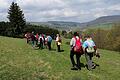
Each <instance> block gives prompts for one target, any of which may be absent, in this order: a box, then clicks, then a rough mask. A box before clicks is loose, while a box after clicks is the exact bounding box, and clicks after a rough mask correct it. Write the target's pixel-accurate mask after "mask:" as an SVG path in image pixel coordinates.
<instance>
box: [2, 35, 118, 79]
mask: <svg viewBox="0 0 120 80" xmlns="http://www.w3.org/2000/svg"><path fill="white" fill-rule="evenodd" d="M66 42H69V40H65V39H63V44H62V49H64V52H61V53H58V52H56V51H55V50H53V51H48V50H47V49H43V50H34V49H32V47H31V46H30V45H28V44H26V41H25V39H17V38H9V37H2V36H0V80H119V79H120V75H119V74H120V54H119V53H118V52H114V51H107V50H99V52H100V53H101V58H100V59H97V58H96V57H94V62H95V63H97V64H99V65H100V66H97V67H96V69H94V70H92V71H88V70H87V69H86V68H84V67H83V66H84V65H85V63H86V61H85V58H84V55H83V56H82V58H81V64H82V70H81V71H72V70H70V68H71V64H70V58H69V49H70V48H69V45H66V44H65V43H66ZM52 47H53V48H54V49H55V48H56V47H55V43H54V42H53V44H52Z"/></svg>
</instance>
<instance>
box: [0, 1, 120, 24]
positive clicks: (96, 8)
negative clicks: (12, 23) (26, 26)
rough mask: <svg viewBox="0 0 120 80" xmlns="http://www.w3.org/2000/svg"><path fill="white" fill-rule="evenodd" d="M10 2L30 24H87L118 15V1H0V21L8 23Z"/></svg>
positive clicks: (119, 5)
mask: <svg viewBox="0 0 120 80" xmlns="http://www.w3.org/2000/svg"><path fill="white" fill-rule="evenodd" d="M12 1H15V2H17V3H18V5H19V6H20V8H21V9H22V10H23V12H24V14H25V18H26V20H27V21H32V22H41V21H73V22H87V21H91V20H93V19H96V18H98V17H101V16H109V15H119V14H120V0H0V21H8V19H7V18H6V17H7V12H8V8H9V6H10V5H11V2H12Z"/></svg>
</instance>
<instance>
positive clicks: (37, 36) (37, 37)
mask: <svg viewBox="0 0 120 80" xmlns="http://www.w3.org/2000/svg"><path fill="white" fill-rule="evenodd" d="M35 37H36V45H38V39H39V34H38V33H37V34H36V36H35Z"/></svg>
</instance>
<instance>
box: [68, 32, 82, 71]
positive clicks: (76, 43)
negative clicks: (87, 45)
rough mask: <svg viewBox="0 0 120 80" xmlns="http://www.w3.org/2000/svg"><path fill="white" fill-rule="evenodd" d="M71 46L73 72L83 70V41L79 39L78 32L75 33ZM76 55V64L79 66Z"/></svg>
mask: <svg viewBox="0 0 120 80" xmlns="http://www.w3.org/2000/svg"><path fill="white" fill-rule="evenodd" d="M70 46H71V50H70V59H71V63H72V68H71V70H74V69H79V70H81V66H80V57H81V55H82V54H83V50H82V39H81V38H80V37H79V34H78V33H77V32H74V35H73V38H72V39H71V41H70ZM74 55H76V63H77V64H76V63H75V60H74Z"/></svg>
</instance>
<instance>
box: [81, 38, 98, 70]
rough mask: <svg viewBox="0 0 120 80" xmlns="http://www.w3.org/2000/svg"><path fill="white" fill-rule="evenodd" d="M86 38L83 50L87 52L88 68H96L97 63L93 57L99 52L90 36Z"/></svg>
mask: <svg viewBox="0 0 120 80" xmlns="http://www.w3.org/2000/svg"><path fill="white" fill-rule="evenodd" d="M85 39H86V40H85V41H84V43H83V51H84V53H85V58H86V61H87V68H88V70H91V69H93V68H95V64H94V63H93V61H92V57H93V56H94V53H97V48H96V45H95V43H94V41H93V40H92V38H91V37H90V36H85ZM98 57H99V56H98Z"/></svg>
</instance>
